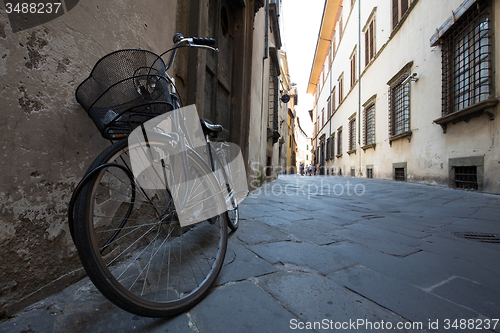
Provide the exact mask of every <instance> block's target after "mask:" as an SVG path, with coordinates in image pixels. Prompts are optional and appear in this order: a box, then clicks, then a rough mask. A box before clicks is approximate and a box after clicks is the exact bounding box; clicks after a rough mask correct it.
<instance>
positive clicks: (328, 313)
mask: <svg viewBox="0 0 500 333" xmlns="http://www.w3.org/2000/svg"><path fill="white" fill-rule="evenodd" d="M257 284H258V285H259V286H260V287H261V288H262V289H264V290H265V291H267V292H268V293H270V294H271V295H272V296H273V297H274V298H275V299H277V300H278V301H279V303H280V304H283V306H284V307H286V308H287V309H289V310H290V311H291V312H292V313H294V314H295V315H296V316H297V317H299V318H300V320H301V321H302V322H303V323H304V324H306V323H308V322H309V323H317V325H316V329H315V331H317V332H332V331H334V330H335V324H336V323H337V325H340V323H348V322H350V321H351V322H352V321H356V322H357V321H358V320H363V321H364V325H361V326H360V327H357V328H358V329H359V331H361V332H376V331H380V330H374V329H367V327H366V325H367V322H371V323H374V322H381V321H382V320H383V321H384V322H386V323H387V322H390V323H393V325H394V327H396V323H398V322H407V321H406V320H405V319H403V318H401V317H400V316H397V315H395V314H394V313H392V312H390V311H387V310H386V309H384V308H381V307H380V306H378V305H377V304H375V303H373V302H371V301H370V300H368V299H366V298H364V297H362V296H360V295H358V294H356V293H353V292H352V291H349V290H347V289H345V288H343V287H341V286H339V285H338V284H336V283H334V282H333V281H332V280H331V279H328V278H326V277H324V276H320V275H318V274H311V273H303V272H278V273H276V274H271V275H266V276H264V277H261V278H258V279H257ZM292 324H293V323H292ZM294 325H295V324H294ZM313 325H314V324H313ZM292 327H294V326H293V325H292ZM313 327H314V326H313ZM344 327H347V325H345V326H344ZM391 332H406V331H404V330H397V329H395V330H391ZM415 332H418V330H415Z"/></svg>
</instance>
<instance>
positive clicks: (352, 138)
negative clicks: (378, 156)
mask: <svg viewBox="0 0 500 333" xmlns="http://www.w3.org/2000/svg"><path fill="white" fill-rule="evenodd" d="M355 150H356V118H353V119H351V120H349V151H350V152H352V151H355Z"/></svg>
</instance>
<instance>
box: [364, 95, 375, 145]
mask: <svg viewBox="0 0 500 333" xmlns="http://www.w3.org/2000/svg"><path fill="white" fill-rule="evenodd" d="M363 116H364V117H363V118H364V120H365V126H364V128H363V129H364V132H365V133H364V134H365V135H364V145H365V146H369V145H373V144H375V104H371V105H369V106H367V107H366V108H365V110H364V115H363Z"/></svg>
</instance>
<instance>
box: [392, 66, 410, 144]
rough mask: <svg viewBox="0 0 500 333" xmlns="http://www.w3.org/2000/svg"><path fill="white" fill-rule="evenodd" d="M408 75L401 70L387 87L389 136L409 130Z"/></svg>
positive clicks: (408, 73)
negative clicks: (397, 77) (401, 72)
mask: <svg viewBox="0 0 500 333" xmlns="http://www.w3.org/2000/svg"><path fill="white" fill-rule="evenodd" d="M409 75H410V72H409V71H403V74H402V75H401V76H400V77H399V79H398V80H397V81H396V83H394V84H393V85H391V86H390V88H389V136H390V137H395V136H398V135H401V134H404V133H409V132H410V81H408V82H406V83H404V80H405V79H406V78H407V77H408V76H409Z"/></svg>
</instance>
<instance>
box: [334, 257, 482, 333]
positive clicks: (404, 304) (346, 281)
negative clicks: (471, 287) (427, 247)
mask: <svg viewBox="0 0 500 333" xmlns="http://www.w3.org/2000/svg"><path fill="white" fill-rule="evenodd" d="M328 277H329V278H331V279H333V280H334V281H335V282H337V283H339V284H340V285H343V286H346V287H347V288H349V289H350V290H353V291H355V292H357V293H358V294H360V295H362V296H364V297H366V298H368V299H369V300H371V301H372V302H375V303H376V304H379V305H381V306H383V307H384V308H386V309H389V310H391V311H393V312H394V313H396V314H398V315H400V316H401V317H403V318H405V319H407V320H410V321H412V322H422V323H423V324H424V327H426V324H427V323H428V322H429V320H430V321H435V320H439V322H441V323H443V322H444V320H445V319H451V320H454V319H463V318H465V319H474V318H477V317H478V314H477V313H476V312H474V311H471V310H469V309H467V308H465V307H462V306H459V305H456V304H455V303H452V302H450V301H447V300H445V299H443V298H440V297H438V296H435V295H433V294H431V293H428V292H426V291H423V290H422V289H419V288H417V287H414V286H411V285H409V284H407V283H405V282H403V281H401V280H397V279H394V278H391V277H389V276H386V275H382V274H380V273H377V272H375V271H373V270H371V269H368V268H360V267H353V268H349V269H346V270H344V271H341V272H336V273H332V274H330V275H328ZM438 332H447V330H445V329H444V328H443V327H441V329H439V330H438Z"/></svg>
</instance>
